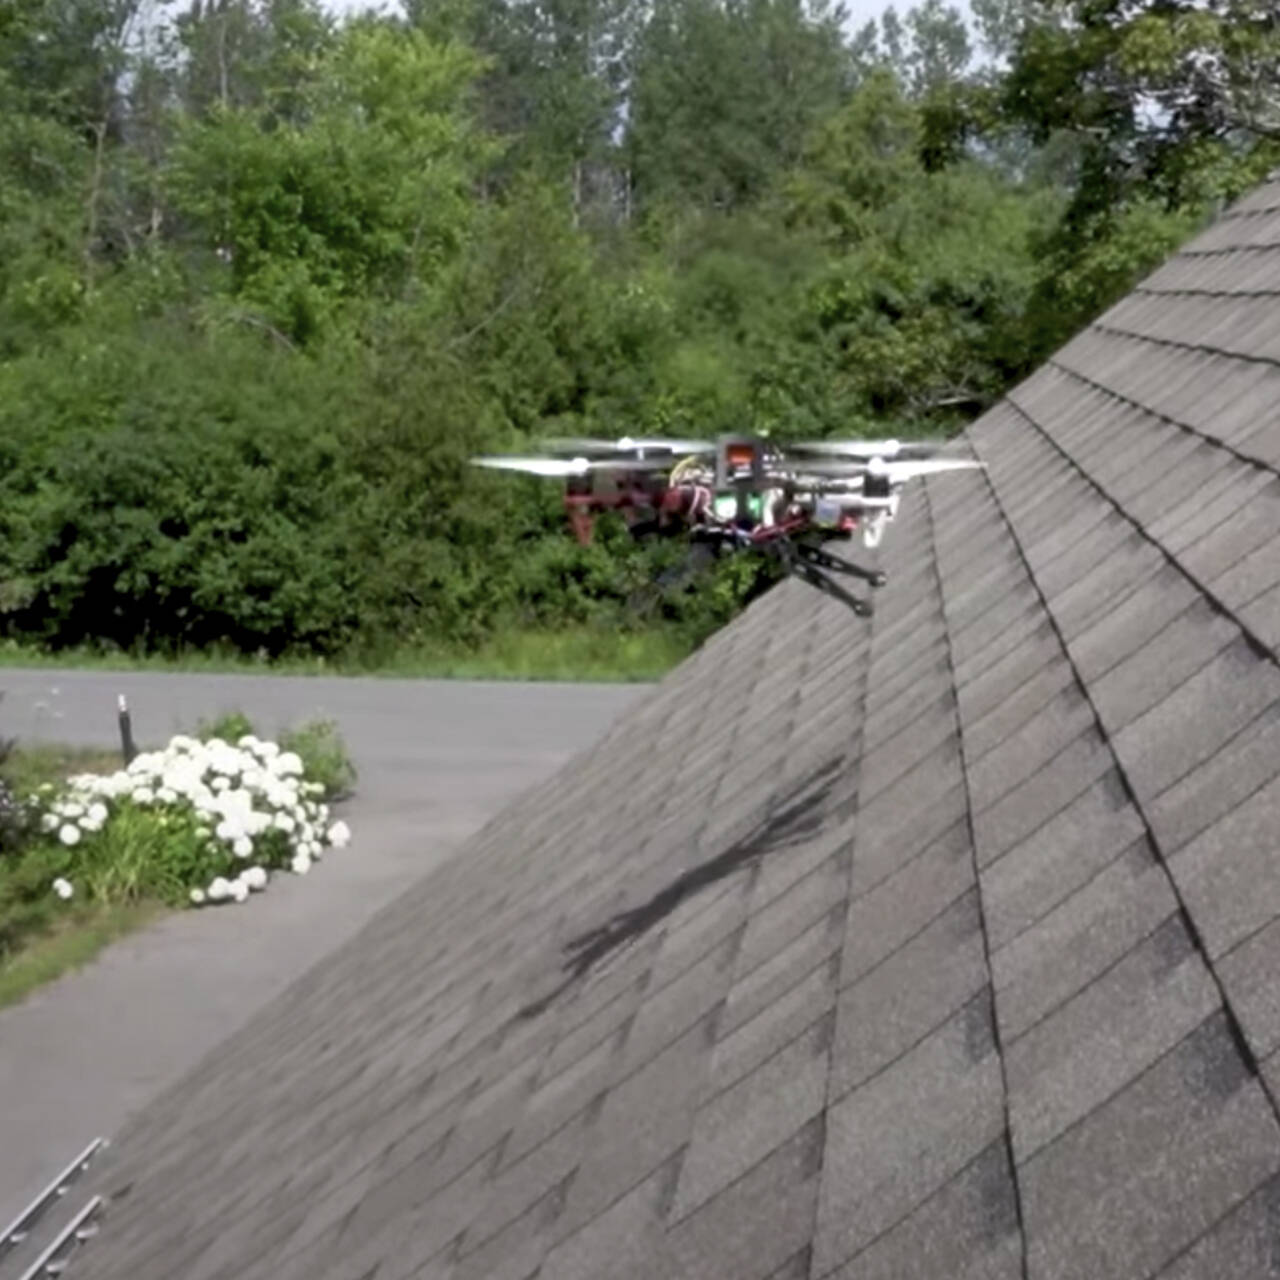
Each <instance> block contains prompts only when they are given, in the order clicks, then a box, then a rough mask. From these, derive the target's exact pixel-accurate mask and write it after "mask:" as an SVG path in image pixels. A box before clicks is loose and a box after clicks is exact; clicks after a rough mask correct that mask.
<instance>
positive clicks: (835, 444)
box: [792, 440, 902, 458]
mask: <svg viewBox="0 0 1280 1280" xmlns="http://www.w3.org/2000/svg"><path fill="white" fill-rule="evenodd" d="M792 447H793V448H795V449H797V450H800V451H802V452H804V453H826V454H830V455H831V456H832V457H836V458H892V457H893V456H894V455H895V454H897V452H898V451H899V450H900V449H901V448H902V442H901V441H900V440H810V441H806V442H805V443H804V444H798V445H794V446H792Z"/></svg>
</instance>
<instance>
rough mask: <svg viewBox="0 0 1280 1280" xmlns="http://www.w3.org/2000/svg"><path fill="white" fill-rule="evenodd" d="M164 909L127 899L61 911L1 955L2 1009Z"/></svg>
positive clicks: (81, 962) (85, 961) (67, 970)
mask: <svg viewBox="0 0 1280 1280" xmlns="http://www.w3.org/2000/svg"><path fill="white" fill-rule="evenodd" d="M165 910H166V908H165V907H164V906H162V905H161V904H159V903H154V902H126V903H118V904H111V905H107V906H103V905H98V904H86V905H85V906H82V907H75V908H72V909H71V910H68V911H64V912H62V913H60V914H59V916H58V919H57V922H56V923H54V924H51V925H50V926H48V928H46V929H45V930H44V931H43V932H41V933H39V934H37V935H35V936H34V937H31V938H28V939H26V940H25V941H24V943H23V946H22V950H21V951H19V952H17V953H16V954H14V955H12V956H9V957H6V958H4V959H0V1009H3V1008H4V1007H5V1006H6V1005H11V1004H16V1003H17V1002H18V1001H19V1000H22V999H24V998H25V997H26V996H28V995H30V993H31V992H32V991H34V990H35V989H36V988H37V987H40V986H43V985H44V984H45V983H46V982H52V981H53V980H54V979H55V978H60V977H62V976H63V975H64V974H67V973H70V972H72V971H73V970H75V969H79V968H82V967H83V966H84V965H86V964H88V963H89V961H90V960H92V959H93V958H94V957H95V956H96V955H98V953H99V952H100V951H101V950H102V949H103V948H104V947H106V946H108V945H110V944H111V943H112V942H115V941H116V940H117V939H119V938H122V937H124V936H125V935H126V934H128V933H132V932H134V930H136V929H141V928H142V927H143V926H144V925H147V924H150V923H151V921H153V920H155V919H157V918H158V917H159V916H160V915H161V914H162V913H163V912H164V911H165Z"/></svg>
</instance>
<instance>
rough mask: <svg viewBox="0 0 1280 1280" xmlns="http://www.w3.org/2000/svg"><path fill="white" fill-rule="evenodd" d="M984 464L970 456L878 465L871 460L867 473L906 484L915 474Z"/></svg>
mask: <svg viewBox="0 0 1280 1280" xmlns="http://www.w3.org/2000/svg"><path fill="white" fill-rule="evenodd" d="M986 465H987V464H986V463H985V462H977V461H975V460H974V459H972V458H917V459H913V460H912V461H910V462H882V463H881V464H880V466H876V465H875V463H874V462H873V463H872V464H871V465H870V466H868V468H867V474H868V475H873V476H888V477H889V482H890V484H906V483H907V481H908V480H914V479H915V478H916V477H917V476H930V475H935V474H937V473H938V472H940V471H971V470H974V469H984V470H985V468H986Z"/></svg>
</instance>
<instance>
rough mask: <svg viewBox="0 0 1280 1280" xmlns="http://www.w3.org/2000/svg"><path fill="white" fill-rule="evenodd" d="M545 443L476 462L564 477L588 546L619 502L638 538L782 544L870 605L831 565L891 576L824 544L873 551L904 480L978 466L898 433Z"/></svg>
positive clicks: (574, 523)
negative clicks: (854, 539) (808, 440)
mask: <svg viewBox="0 0 1280 1280" xmlns="http://www.w3.org/2000/svg"><path fill="white" fill-rule="evenodd" d="M548 446H549V456H540V457H485V458H474V459H473V460H472V461H473V462H474V463H476V464H477V465H479V466H484V467H490V468H495V469H498V470H509V471H520V472H525V473H527V474H531V475H538V476H544V477H549V478H559V479H563V480H564V482H565V495H564V502H565V509H566V512H567V514H568V520H569V525H570V528H571V529H572V531H573V533H574V535H575V536H576V537H577V538H578V540H579V541H580V542H583V543H584V544H585V543H589V542H590V540H591V534H592V525H593V521H594V517H595V515H596V514H598V513H600V512H604V511H618V512H619V513H621V514H622V516H623V518H624V519H625V520H626V521H627V524H628V526H629V527H630V529H631V531H632V533H633V534H634V535H635V536H636V537H645V536H670V535H675V534H683V535H687V536H689V537H690V538H691V539H692V540H693V541H694V542H696V543H703V544H706V543H710V544H711V545H712V546H713V547H714V548H715V549H716V550H721V549H729V550H745V549H756V550H760V551H765V552H769V553H772V554H776V555H778V556H779V557H780V558H781V559H782V561H783V563H784V565H785V566H786V568H787V569H788V570H789V571H791V572H793V573H796V574H798V575H799V576H801V577H803V578H805V580H806V581H808V582H810V583H812V584H813V585H814V586H817V587H819V588H821V589H822V590H825V591H828V592H829V593H831V594H833V595H835V596H837V597H838V598H839V599H841V600H843V601H844V602H845V603H846V604H848V605H849V606H850V607H851V608H853V609H854V611H855V612H857V613H859V614H864V615H865V614H869V613H870V612H871V605H870V602H869V601H866V600H864V599H860V598H857V597H854V596H852V595H850V594H849V593H848V592H847V591H845V590H844V588H843V587H841V586H839V585H838V584H837V583H835V582H834V581H832V580H831V578H830V577H829V576H828V575H829V574H830V573H845V574H849V575H852V576H854V577H858V578H862V579H864V580H866V581H868V582H870V583H871V585H872V586H881V585H883V583H884V581H885V575H884V574H883V573H882V572H881V571H880V570H877V569H866V568H863V567H861V566H859V565H854V564H850V563H849V562H848V561H846V560H842V559H840V558H839V557H836V556H833V555H831V554H830V553H829V552H827V551H825V550H823V549H822V547H821V546H820V545H819V544H820V543H822V542H823V541H826V540H829V539H831V538H836V537H849V536H851V535H853V534H854V533H861V537H862V542H863V545H864V546H866V547H868V548H872V549H874V548H876V547H878V546H879V545H880V541H881V539H882V537H883V535H884V531H885V528H886V527H887V525H888V524H890V523H891V522H892V521H893V519H894V517H895V516H896V515H897V512H898V504H899V501H900V498H901V493H902V489H903V488H904V487H905V485H906V484H907V483H908V482H909V481H911V480H912V479H915V478H916V477H918V476H921V475H926V474H930V473H933V472H939V471H950V470H956V469H960V468H969V467H978V466H981V465H982V464H981V463H978V462H973V461H969V460H966V459H959V458H933V457H931V456H929V455H930V454H932V453H933V452H934V449H933V447H931V446H927V445H925V446H921V445H913V444H901V443H899V442H898V441H896V440H885V441H866V440H847V441H822V442H817V443H813V444H801V445H791V446H786V447H780V446H778V445H776V444H774V443H773V442H771V441H769V440H767V439H764V438H763V437H760V436H752V435H725V436H721V437H719V438H718V439H717V440H715V441H702V440H698V441H693V440H666V439H641V440H635V439H631V438H629V437H628V438H623V439H621V440H618V441H604V440H553V441H549V442H548ZM824 571H825V572H824Z"/></svg>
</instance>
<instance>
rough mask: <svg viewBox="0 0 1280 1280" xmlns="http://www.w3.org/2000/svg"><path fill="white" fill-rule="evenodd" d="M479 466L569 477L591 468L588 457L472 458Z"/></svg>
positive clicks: (582, 474) (535, 474)
mask: <svg viewBox="0 0 1280 1280" xmlns="http://www.w3.org/2000/svg"><path fill="white" fill-rule="evenodd" d="M471 461H472V463H473V464H474V465H475V466H477V467H490V468H492V469H493V470H494V471H521V472H524V473H525V474H526V475H531V476H553V477H559V478H561V479H567V478H569V477H571V476H585V475H586V474H587V472H588V471H590V469H591V464H590V463H589V462H588V461H587V460H586V458H472V459H471Z"/></svg>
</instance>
